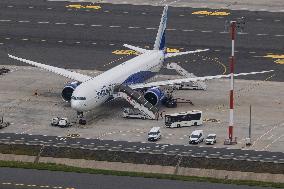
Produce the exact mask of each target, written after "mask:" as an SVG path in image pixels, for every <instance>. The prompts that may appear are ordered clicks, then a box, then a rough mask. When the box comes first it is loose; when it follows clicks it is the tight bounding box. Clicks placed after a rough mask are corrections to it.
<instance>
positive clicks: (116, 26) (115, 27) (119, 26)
mask: <svg viewBox="0 0 284 189" xmlns="http://www.w3.org/2000/svg"><path fill="white" fill-rule="evenodd" d="M109 27H110V28H120V26H109Z"/></svg>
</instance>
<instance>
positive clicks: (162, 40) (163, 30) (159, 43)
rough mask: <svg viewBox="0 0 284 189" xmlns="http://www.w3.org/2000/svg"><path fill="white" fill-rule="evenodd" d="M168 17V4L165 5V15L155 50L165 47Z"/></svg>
mask: <svg viewBox="0 0 284 189" xmlns="http://www.w3.org/2000/svg"><path fill="white" fill-rule="evenodd" d="M167 18H168V5H166V6H165V7H164V11H163V15H162V18H161V22H160V26H159V30H158V33H157V36H156V41H155V44H154V48H153V50H163V49H164V48H165V42H166V27H167Z"/></svg>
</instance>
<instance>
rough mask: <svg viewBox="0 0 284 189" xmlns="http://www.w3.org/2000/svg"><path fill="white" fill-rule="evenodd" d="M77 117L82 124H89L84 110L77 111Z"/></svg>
mask: <svg viewBox="0 0 284 189" xmlns="http://www.w3.org/2000/svg"><path fill="white" fill-rule="evenodd" d="M77 118H78V119H79V124H80V125H86V124H87V121H86V118H84V114H83V112H77Z"/></svg>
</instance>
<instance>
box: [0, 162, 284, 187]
mask: <svg viewBox="0 0 284 189" xmlns="http://www.w3.org/2000/svg"><path fill="white" fill-rule="evenodd" d="M0 167H9V168H23V169H37V170H49V171H64V172H75V173H89V174H102V175H114V176H129V177H144V178H156V179H169V180H181V181H195V182H211V183H222V184H235V185H248V186H261V187H273V188H284V183H273V182H261V181H251V180H230V179H217V178H209V177H195V176H182V175H171V174H160V173H143V172H128V171H113V170H102V169H91V168H80V167H73V166H67V165H63V164H55V163H29V162H18V161H0Z"/></svg>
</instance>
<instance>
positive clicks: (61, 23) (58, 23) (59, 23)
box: [55, 22, 67, 25]
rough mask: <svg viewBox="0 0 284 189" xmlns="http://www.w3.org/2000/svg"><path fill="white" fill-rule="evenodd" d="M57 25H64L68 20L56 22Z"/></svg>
mask: <svg viewBox="0 0 284 189" xmlns="http://www.w3.org/2000/svg"><path fill="white" fill-rule="evenodd" d="M55 24H56V25H64V24H67V23H66V22H56V23H55Z"/></svg>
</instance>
